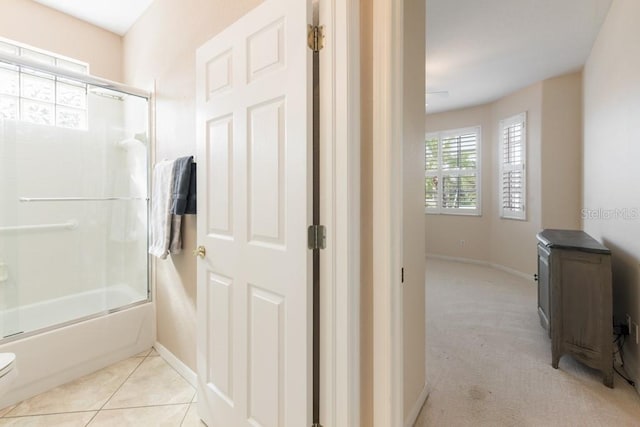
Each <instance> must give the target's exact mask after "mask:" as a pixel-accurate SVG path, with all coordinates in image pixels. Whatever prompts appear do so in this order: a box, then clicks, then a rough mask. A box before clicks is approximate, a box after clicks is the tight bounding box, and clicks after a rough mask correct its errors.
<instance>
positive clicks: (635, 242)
mask: <svg viewBox="0 0 640 427" xmlns="http://www.w3.org/2000/svg"><path fill="white" fill-rule="evenodd" d="M638 16H640V2H638V1H637V0H615V1H614V2H613V4H612V5H611V9H610V10H609V15H608V16H607V19H606V20H605V22H604V24H603V26H602V29H601V31H600V34H599V35H598V39H597V40H596V43H595V44H594V46H593V49H592V51H591V55H590V56H589V59H588V60H587V64H586V66H585V70H584V86H583V87H584V154H583V162H584V171H583V173H582V179H583V180H584V189H583V191H582V197H583V203H582V207H583V209H584V210H585V211H584V217H583V218H584V230H585V231H586V232H587V233H589V234H590V235H591V236H593V237H594V238H596V239H599V240H601V241H602V242H603V243H604V244H605V245H606V246H607V247H609V248H610V249H611V251H612V261H613V309H614V317H615V320H616V322H617V323H624V322H625V314H627V313H628V314H630V315H631V317H632V319H633V321H634V322H635V323H636V324H637V323H638V322H640V239H638V236H640V191H639V184H638V182H639V181H638V172H637V171H638V166H637V161H638V158H639V157H640V139H639V138H638V130H637V124H638V118H639V117H640V44H638V40H640V27H639V26H638V24H637V17H638ZM624 357H625V369H626V370H627V372H628V373H629V375H631V377H632V378H633V379H634V380H635V381H636V382H637V381H638V380H640V346H639V345H638V344H636V343H635V341H634V340H633V339H628V340H627V341H626V344H625V352H624ZM636 387H637V386H636Z"/></svg>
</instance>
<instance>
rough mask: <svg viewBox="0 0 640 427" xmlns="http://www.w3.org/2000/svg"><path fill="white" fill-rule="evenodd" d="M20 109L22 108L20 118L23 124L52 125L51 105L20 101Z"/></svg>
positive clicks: (52, 112)
mask: <svg viewBox="0 0 640 427" xmlns="http://www.w3.org/2000/svg"><path fill="white" fill-rule="evenodd" d="M21 107H22V111H21V118H22V120H24V121H25V122H29V123H35V124H38V125H52V124H54V120H53V114H54V106H53V104H48V103H46V102H38V101H30V100H28V99H23V100H21Z"/></svg>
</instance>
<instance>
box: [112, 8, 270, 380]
mask: <svg viewBox="0 0 640 427" xmlns="http://www.w3.org/2000/svg"><path fill="white" fill-rule="evenodd" d="M260 2H261V0H236V1H226V0H211V1H206V2H203V1H199V0H156V1H155V2H154V3H153V4H152V5H151V6H150V7H149V9H148V10H147V11H146V12H145V14H144V15H143V16H142V17H141V18H140V19H139V20H138V22H136V24H135V25H134V26H133V27H132V28H131V30H129V32H128V33H127V34H126V35H125V37H124V64H125V72H124V75H125V82H126V83H128V84H130V85H132V86H137V87H142V88H146V89H153V87H154V85H155V111H156V113H155V114H156V120H155V121H156V129H155V132H156V145H155V147H156V158H157V159H163V158H175V157H180V156H186V155H193V154H195V151H196V137H195V132H196V128H195V126H196V124H195V116H196V109H195V52H196V49H197V48H198V47H200V45H202V44H203V43H204V42H206V41H207V40H209V39H210V38H211V37H213V36H214V35H216V34H217V33H219V32H220V31H221V30H223V29H224V28H226V27H227V26H228V25H230V24H231V23H233V22H234V21H235V20H237V19H238V18H240V17H241V16H242V15H244V14H245V13H246V12H248V11H249V10H250V9H252V8H253V7H255V6H257V5H258V4H259V3H260ZM182 227H183V228H182V232H183V246H184V251H183V252H182V253H181V254H178V255H172V256H171V257H169V258H167V259H166V260H159V261H157V262H156V267H157V268H156V282H155V290H156V293H155V298H156V309H157V322H158V324H157V334H158V336H157V339H158V341H159V342H160V344H162V345H164V346H165V347H166V348H167V349H168V350H169V351H171V352H172V353H173V354H174V355H175V356H176V357H178V358H179V359H180V360H181V361H183V362H184V363H185V364H186V365H187V366H189V367H190V368H191V369H193V370H195V369H196V260H195V258H194V257H193V256H192V255H191V249H192V248H195V246H196V220H195V217H194V216H191V215H187V216H185V219H184V220H183V225H182Z"/></svg>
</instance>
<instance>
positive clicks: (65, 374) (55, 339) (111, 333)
mask: <svg viewBox="0 0 640 427" xmlns="http://www.w3.org/2000/svg"><path fill="white" fill-rule="evenodd" d="M130 292H131V291H130V290H129V289H128V288H126V287H112V288H109V289H106V290H99V291H98V290H97V291H90V292H84V293H81V294H78V295H74V296H69V297H64V298H58V299H55V300H52V301H48V302H44V303H38V304H32V305H28V306H24V307H21V308H20V309H19V310H20V312H15V311H12V310H5V311H4V312H2V313H0V315H1V316H2V317H0V319H5V320H6V321H9V322H10V321H11V319H12V316H13V318H14V319H15V318H16V316H19V318H20V324H19V325H20V328H21V329H22V330H24V331H33V330H39V329H42V328H47V327H49V326H50V325H51V324H52V323H55V324H63V323H65V322H69V321H71V320H73V319H78V318H82V317H85V316H91V315H95V314H96V313H101V312H103V313H104V312H107V311H109V310H110V309H111V308H112V307H117V306H121V305H122V304H128V303H129V302H130V301H131V300H132V295H131V293H130ZM154 319H155V316H154V308H153V304H151V303H150V302H145V303H141V304H139V305H135V306H133V307H130V308H126V309H123V310H120V311H117V312H113V313H111V314H104V315H100V316H97V317H93V318H90V319H88V320H85V321H81V322H78V323H73V324H69V325H67V326H63V327H60V328H57V329H52V330H47V331H46V332H42V333H38V334H34V335H32V336H27V337H25V338H19V336H16V337H15V338H17V339H15V340H13V341H11V342H8V343H6V344H0V353H3V352H12V353H15V354H16V368H17V369H18V377H17V378H16V380H15V382H14V383H13V384H12V388H11V390H10V391H9V392H8V393H7V394H5V395H4V396H0V408H4V407H5V406H8V405H12V404H14V403H16V402H19V401H21V400H24V399H26V398H29V397H31V396H34V395H36V394H38V393H41V392H43V391H46V390H49V389H51V388H53V387H56V386H58V385H61V384H64V383H66V382H69V381H72V380H74V379H76V378H79V377H81V376H83V375H86V374H88V373H91V372H94V371H96V370H98V369H101V368H103V367H106V366H108V365H110V364H112V363H114V362H117V361H119V360H122V359H125V358H127V357H130V356H133V355H134V354H137V353H139V352H141V351H143V350H145V349H147V348H149V347H151V345H152V344H153V343H154V342H155V336H156V333H155V320H154ZM5 326H6V325H5Z"/></svg>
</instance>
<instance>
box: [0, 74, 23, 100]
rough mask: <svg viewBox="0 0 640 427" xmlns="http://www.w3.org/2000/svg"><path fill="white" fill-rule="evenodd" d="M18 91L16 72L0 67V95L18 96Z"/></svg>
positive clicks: (18, 80)
mask: <svg viewBox="0 0 640 427" xmlns="http://www.w3.org/2000/svg"><path fill="white" fill-rule="evenodd" d="M19 90H20V77H19V74H18V71H17V70H15V69H11V68H4V67H0V93H1V94H4V95H13V96H18V92H19Z"/></svg>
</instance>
